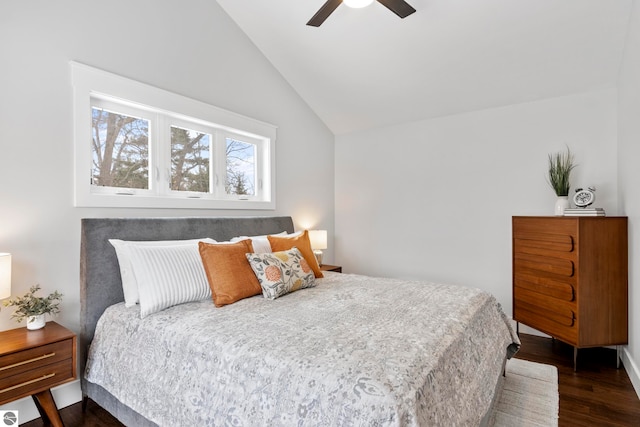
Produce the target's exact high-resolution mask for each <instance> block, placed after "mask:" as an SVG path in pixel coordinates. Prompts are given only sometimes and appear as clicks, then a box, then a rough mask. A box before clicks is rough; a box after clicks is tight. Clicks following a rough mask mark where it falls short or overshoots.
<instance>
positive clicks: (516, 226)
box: [513, 217, 578, 238]
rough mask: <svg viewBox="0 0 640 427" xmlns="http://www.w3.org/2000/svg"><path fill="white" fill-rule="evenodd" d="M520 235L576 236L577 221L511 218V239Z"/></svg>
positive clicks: (573, 218) (572, 219) (574, 219)
mask: <svg viewBox="0 0 640 427" xmlns="http://www.w3.org/2000/svg"><path fill="white" fill-rule="evenodd" d="M522 234H560V235H566V236H574V237H575V236H577V235H578V219H577V218H575V217H572V218H547V217H513V237H514V238H518V236H519V235H522Z"/></svg>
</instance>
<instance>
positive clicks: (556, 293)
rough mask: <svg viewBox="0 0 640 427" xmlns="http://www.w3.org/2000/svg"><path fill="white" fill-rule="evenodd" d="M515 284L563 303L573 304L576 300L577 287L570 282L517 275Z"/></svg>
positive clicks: (517, 286)
mask: <svg viewBox="0 0 640 427" xmlns="http://www.w3.org/2000/svg"><path fill="white" fill-rule="evenodd" d="M513 284H514V287H516V288H519V289H524V290H527V291H530V292H535V293H538V294H542V295H546V296H548V297H551V298H555V299H558V300H561V301H566V302H571V301H575V299H576V289H575V285H574V284H573V283H571V282H569V281H559V280H554V279H549V278H546V277H540V276H533V275H528V274H516V275H515V277H514V279H513Z"/></svg>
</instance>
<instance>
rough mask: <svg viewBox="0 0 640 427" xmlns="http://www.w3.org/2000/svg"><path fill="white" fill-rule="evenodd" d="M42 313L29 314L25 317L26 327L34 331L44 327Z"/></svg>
mask: <svg viewBox="0 0 640 427" xmlns="http://www.w3.org/2000/svg"><path fill="white" fill-rule="evenodd" d="M44 324H45V321H44V314H39V315H37V316H29V317H27V329H29V330H30V331H35V330H36V329H42V328H44Z"/></svg>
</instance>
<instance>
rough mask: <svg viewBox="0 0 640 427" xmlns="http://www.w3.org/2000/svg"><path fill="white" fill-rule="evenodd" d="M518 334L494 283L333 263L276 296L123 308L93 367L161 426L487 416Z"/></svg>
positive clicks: (458, 420) (106, 321) (416, 421)
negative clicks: (348, 270) (361, 271)
mask: <svg viewBox="0 0 640 427" xmlns="http://www.w3.org/2000/svg"><path fill="white" fill-rule="evenodd" d="M518 344H519V342H518V338H517V336H516V335H515V333H514V331H513V329H512V327H511V324H510V321H509V320H508V319H507V317H506V316H505V314H504V313H503V311H502V309H501V307H500V305H499V304H498V303H497V301H496V300H495V298H494V297H493V296H491V295H490V294H488V293H486V292H483V291H481V290H478V289H473V288H467V287H461V286H452V285H444V284H435V283H428V282H421V281H406V280H398V279H383V278H371V277H367V276H359V275H350V274H339V273H330V272H327V273H326V274H325V278H324V279H318V280H317V286H316V287H314V288H309V289H304V290H300V291H297V292H294V293H292V294H289V295H286V296H284V297H282V298H279V299H276V300H273V301H270V300H266V299H264V298H262V296H256V297H252V298H248V299H244V300H241V301H239V302H237V303H235V304H232V305H229V306H225V307H222V308H215V307H214V306H213V304H212V302H211V300H210V299H208V300H204V301H199V302H193V303H187V304H181V305H179V306H175V307H171V308H169V309H166V310H163V311H161V312H159V313H155V314H153V315H150V316H147V317H146V318H144V319H140V312H139V308H138V307H130V308H126V307H125V306H124V303H120V304H116V305H113V306H111V307H109V308H108V309H107V310H106V311H105V312H104V314H103V315H102V317H101V318H100V320H99V322H98V325H97V328H96V333H95V337H94V340H93V342H92V345H91V348H90V350H89V357H88V361H87V368H86V373H85V377H86V379H87V381H89V382H91V383H93V384H97V385H99V386H101V387H102V388H104V389H105V390H106V391H108V392H109V393H111V394H112V395H113V396H115V397H116V398H117V399H118V400H119V401H120V402H122V403H123V404H125V405H127V406H128V407H130V408H131V409H133V410H134V411H136V412H138V413H139V414H142V415H143V416H144V417H146V418H147V419H149V420H150V421H152V422H155V423H157V424H158V425H161V426H169V425H185V426H186V425H201V426H205V425H226V424H232V425H244V426H254V425H255V426H263V425H271V426H279V425H282V426H291V425H300V426H302V425H313V426H337V425H340V426H347V425H353V426H365V425H366V426H372V425H385V426H386V425H389V426H395V425H397V426H432V425H457V426H464V425H469V426H476V425H479V424H480V423H481V421H482V420H483V418H484V416H485V414H486V413H487V411H488V410H489V408H490V406H491V402H492V398H493V393H494V391H495V389H496V384H497V382H498V378H499V377H500V375H501V373H502V369H503V364H504V361H505V357H507V356H508V355H509V353H513V352H514V351H515V350H516V349H517V346H518Z"/></svg>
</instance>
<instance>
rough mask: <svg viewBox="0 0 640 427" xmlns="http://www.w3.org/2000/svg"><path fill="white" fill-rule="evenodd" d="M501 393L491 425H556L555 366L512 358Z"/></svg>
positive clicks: (555, 426) (498, 426) (497, 426)
mask: <svg viewBox="0 0 640 427" xmlns="http://www.w3.org/2000/svg"><path fill="white" fill-rule="evenodd" d="M506 371H507V373H506V376H505V378H504V383H503V388H502V394H501V396H500V399H498V401H497V403H496V405H495V408H494V412H493V417H492V418H493V419H492V422H491V423H490V425H493V426H494V427H513V426H519V427H529V426H531V427H534V426H536V427H539V426H545V427H546V426H553V427H557V425H558V409H559V402H558V401H559V397H558V369H557V368H556V367H555V366H551V365H543V364H541V363H534V362H528V361H525V360H520V359H511V360H509V361H508V362H507V369H506Z"/></svg>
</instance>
